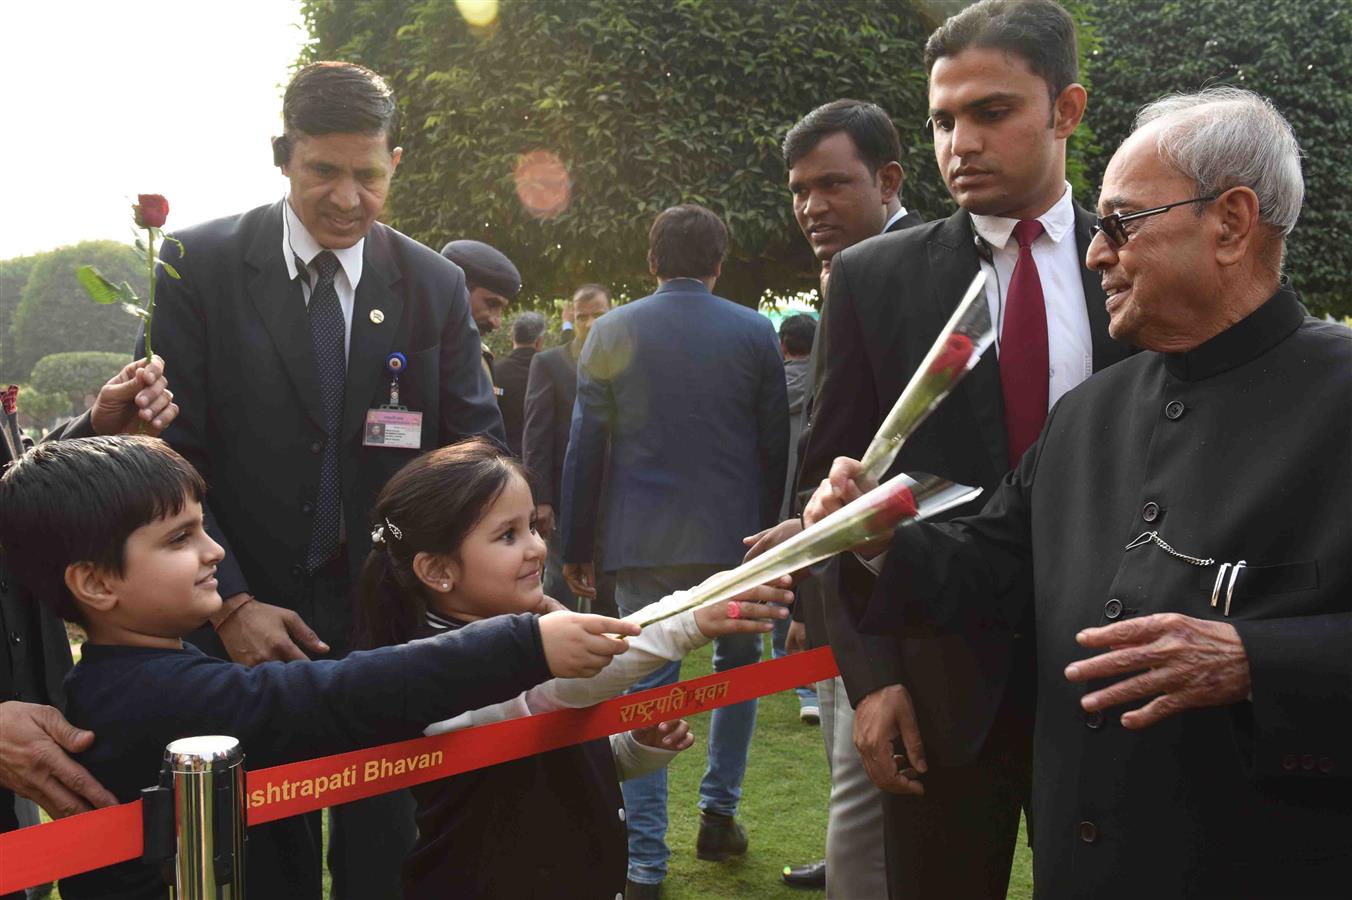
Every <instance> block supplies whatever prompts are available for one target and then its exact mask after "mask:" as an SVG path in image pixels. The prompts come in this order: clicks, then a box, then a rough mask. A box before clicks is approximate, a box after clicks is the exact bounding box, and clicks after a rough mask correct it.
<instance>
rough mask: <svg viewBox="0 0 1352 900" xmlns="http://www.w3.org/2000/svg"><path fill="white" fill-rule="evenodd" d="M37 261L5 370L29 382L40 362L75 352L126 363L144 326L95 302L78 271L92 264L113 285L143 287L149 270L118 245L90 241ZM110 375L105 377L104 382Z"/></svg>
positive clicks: (9, 345)
mask: <svg viewBox="0 0 1352 900" xmlns="http://www.w3.org/2000/svg"><path fill="white" fill-rule="evenodd" d="M32 259H34V261H35V262H34V264H33V267H32V271H31V272H30V274H29V277H28V280H27V282H26V284H25V286H24V289H23V293H22V295H21V299H20V301H19V308H18V311H17V312H16V313H15V315H14V321H13V324H12V326H11V328H10V334H9V341H8V343H7V348H6V350H7V352H6V353H5V360H6V363H5V367H6V369H9V370H12V371H14V372H17V373H19V376H20V377H21V378H23V380H27V376H28V373H30V372H31V371H32V370H33V365H34V363H36V362H37V361H38V360H39V359H42V358H43V357H44V356H50V355H51V354H53V353H64V352H69V351H76V350H106V351H109V352H113V353H120V354H122V358H123V362H125V361H126V360H127V359H128V358H129V355H130V353H131V349H132V345H133V343H134V342H135V340H136V334H137V330H138V329H139V327H140V323H139V322H138V321H137V320H136V319H134V318H132V317H131V316H129V315H127V313H126V312H125V311H123V310H122V309H121V308H120V307H119V306H118V305H117V304H112V305H108V306H96V305H95V304H92V303H90V302H89V296H88V295H87V294H86V293H85V289H84V288H83V287H82V286H81V285H80V280H79V277H78V275H77V272H78V271H79V269H80V267H81V266H83V265H86V264H89V265H93V266H96V267H97V268H98V269H99V270H100V271H101V272H103V273H104V274H105V275H106V277H107V278H108V280H109V281H111V282H114V283H117V282H122V281H132V282H138V281H140V282H143V281H144V280H145V277H146V276H145V270H144V269H142V268H141V265H140V262H139V261H138V260H137V258H136V254H135V253H133V252H131V249H130V248H129V247H127V246H126V245H123V244H119V243H117V242H116V241H86V242H84V243H82V244H76V245H74V246H71V247H62V248H60V249H58V250H52V251H50V252H47V253H40V254H38V255H37V256H35V257H32ZM11 356H12V357H13V361H12V362H10V358H11ZM120 365H121V363H119V366H120ZM111 374H112V373H111V372H108V373H105V374H104V376H103V380H106V379H107V378H108V376H109V375H111ZM101 383H102V381H100V384H101Z"/></svg>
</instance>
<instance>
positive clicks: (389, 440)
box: [361, 353, 423, 450]
mask: <svg viewBox="0 0 1352 900" xmlns="http://www.w3.org/2000/svg"><path fill="white" fill-rule="evenodd" d="M407 367H408V358H407V357H405V356H404V354H402V353H391V354H390V355H389V356H387V357H386V358H385V371H387V372H389V373H390V402H389V403H386V404H383V405H381V406H379V407H377V408H376V409H368V410H367V411H366V428H365V429H364V430H363V431H362V439H361V443H362V446H363V447H394V448H397V449H402V450H417V449H419V448H420V447H422V418H423V414H422V413H420V412H416V411H413V410H410V409H409V408H408V407H406V406H400V405H399V376H400V375H402V374H403V373H404V370H405V369H406V368H407Z"/></svg>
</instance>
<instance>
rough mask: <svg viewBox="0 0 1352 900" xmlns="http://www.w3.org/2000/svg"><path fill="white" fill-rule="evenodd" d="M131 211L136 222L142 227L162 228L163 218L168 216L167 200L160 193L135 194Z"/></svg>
mask: <svg viewBox="0 0 1352 900" xmlns="http://www.w3.org/2000/svg"><path fill="white" fill-rule="evenodd" d="M132 211H133V212H134V213H135V214H136V224H137V225H139V226H141V227H142V228H163V227H164V220H165V219H167V218H169V201H168V200H166V199H164V197H163V196H161V195H160V194H137V195H136V205H135V206H133V207H132Z"/></svg>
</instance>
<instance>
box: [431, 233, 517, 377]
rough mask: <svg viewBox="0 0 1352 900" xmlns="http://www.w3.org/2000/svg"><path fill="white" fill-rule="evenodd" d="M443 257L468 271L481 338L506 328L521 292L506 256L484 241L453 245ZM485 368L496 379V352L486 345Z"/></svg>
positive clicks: (471, 305) (472, 309) (472, 307)
mask: <svg viewBox="0 0 1352 900" xmlns="http://www.w3.org/2000/svg"><path fill="white" fill-rule="evenodd" d="M441 255H442V256H444V257H446V258H447V259H449V260H450V261H451V262H453V263H455V264H456V265H457V266H459V267H460V268H462V269H464V270H465V282H466V283H467V284H468V285H469V308H470V314H471V315H472V316H473V317H474V324H475V325H477V326H479V333H480V334H488V333H489V332H490V331H494V330H495V329H497V328H499V327H500V326H501V325H502V314H503V312H504V311H505V310H506V309H507V304H508V303H511V302H512V298H513V297H515V296H516V295H517V294H519V293H520V292H521V273H520V272H518V271H517V270H516V266H514V265H512V261H511V260H510V259H508V258H507V257H506V255H505V254H504V253H503V252H502V251H501V250H498V249H496V248H494V247H490V246H489V245H487V244H485V243H484V242H483V241H469V240H464V241H451V242H450V243H449V244H447V245H446V246H445V247H442V248H441ZM483 357H484V368H485V369H487V370H488V377H489V378H490V379H491V378H492V377H493V352H492V351H491V350H489V349H488V345H487V344H483Z"/></svg>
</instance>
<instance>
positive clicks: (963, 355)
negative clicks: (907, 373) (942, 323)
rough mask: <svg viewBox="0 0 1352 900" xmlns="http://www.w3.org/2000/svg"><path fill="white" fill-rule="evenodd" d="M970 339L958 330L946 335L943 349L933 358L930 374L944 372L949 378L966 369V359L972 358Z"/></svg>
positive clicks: (972, 348)
mask: <svg viewBox="0 0 1352 900" xmlns="http://www.w3.org/2000/svg"><path fill="white" fill-rule="evenodd" d="M974 349H975V348H974V347H973V346H972V339H971V338H969V337H968V336H967V335H965V334H963V333H962V332H960V331H955V332H953V333H952V334H950V335H949V336H948V340H947V341H946V342H945V343H944V349H943V350H941V351H940V352H939V355H938V356H936V357H935V358H934V362H933V363H931V364H930V367H929V371H930V372H931V373H932V374H935V375H937V374H939V373H941V372H942V373H944V374H946V375H948V376H949V377H950V378H952V377H956V376H958V375H961V374H962V373H963V372H964V371H966V369H967V361H968V360H969V359H971V358H972V351H973V350H974Z"/></svg>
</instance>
